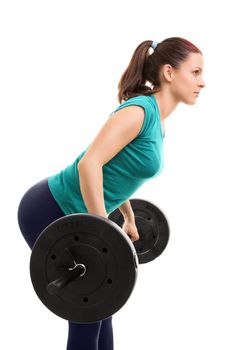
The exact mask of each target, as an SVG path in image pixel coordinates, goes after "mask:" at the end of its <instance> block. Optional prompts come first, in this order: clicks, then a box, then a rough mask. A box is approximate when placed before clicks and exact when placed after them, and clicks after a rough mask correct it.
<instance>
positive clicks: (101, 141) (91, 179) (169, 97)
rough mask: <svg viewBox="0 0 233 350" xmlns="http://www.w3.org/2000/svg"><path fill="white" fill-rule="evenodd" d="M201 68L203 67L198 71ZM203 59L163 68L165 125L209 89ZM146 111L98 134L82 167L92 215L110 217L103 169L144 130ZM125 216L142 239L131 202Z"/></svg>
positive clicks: (135, 110)
mask: <svg viewBox="0 0 233 350" xmlns="http://www.w3.org/2000/svg"><path fill="white" fill-rule="evenodd" d="M197 67H199V68H197ZM202 71H203V58H202V55H201V54H197V53H191V54H190V55H189V56H188V58H187V60H186V61H184V62H182V64H181V65H180V67H179V69H174V68H173V67H171V65H169V64H166V65H164V66H163V67H162V69H161V72H160V73H161V88H160V90H159V91H157V92H156V93H155V94H154V95H155V98H156V101H157V103H158V107H159V111H160V118H161V122H162V123H163V121H164V120H165V119H166V118H167V117H168V116H169V115H170V114H171V113H172V111H173V110H174V109H175V108H176V106H177V104H178V103H179V102H183V103H185V104H190V105H192V104H194V103H195V102H196V98H197V96H198V95H197V94H196V93H195V92H199V91H200V90H201V89H202V88H203V87H205V83H204V80H203V78H202ZM143 119H144V111H143V109H142V108H141V107H139V106H128V107H126V108H123V109H122V110H119V111H117V112H116V113H115V115H114V117H112V118H109V119H108V120H107V121H106V123H105V125H104V126H103V127H102V129H101V130H100V131H99V132H98V134H97V136H96V138H95V139H94V140H93V142H92V144H91V146H90V147H89V149H88V151H87V152H86V154H85V156H84V157H83V159H82V160H81V161H80V162H79V164H78V172H79V178H80V187H81V192H82V196H83V198H84V201H85V204H86V207H87V209H88V212H89V213H93V214H97V215H101V216H103V217H105V218H107V217H108V216H107V213H106V209H105V206H104V194H103V172H102V167H103V165H104V164H106V163H107V162H108V161H109V160H110V159H112V158H113V157H114V156H115V155H116V154H117V153H118V152H120V150H121V149H122V148H123V147H125V146H126V145H127V144H128V143H129V142H131V141H132V140H133V139H134V138H135V137H136V136H137V134H138V132H139V131H140V130H141V127H142V123H143ZM119 209H120V210H121V212H122V214H123V216H124V225H123V230H124V232H125V233H127V234H129V235H130V236H131V239H132V241H133V242H134V241H136V240H138V239H139V234H138V231H137V227H136V225H135V218H134V215H133V212H132V208H131V205H130V202H129V200H127V201H126V202H125V203H123V204H122V205H121V206H120V208H119Z"/></svg>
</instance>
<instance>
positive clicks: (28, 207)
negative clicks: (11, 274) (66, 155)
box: [18, 179, 113, 350]
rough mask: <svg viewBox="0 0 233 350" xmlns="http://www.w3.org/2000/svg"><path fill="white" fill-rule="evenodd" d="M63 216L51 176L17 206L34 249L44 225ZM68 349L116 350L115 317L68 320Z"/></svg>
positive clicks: (33, 189) (30, 244) (24, 230)
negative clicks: (51, 182)
mask: <svg viewBox="0 0 233 350" xmlns="http://www.w3.org/2000/svg"><path fill="white" fill-rule="evenodd" d="M64 215H65V214H64V213H63V212H62V210H61V208H60V207H59V205H58V204H57V202H56V201H55V199H54V197H53V196H52V194H51V192H50V189H49V186H48V179H45V180H42V181H40V182H38V183H37V184H35V185H34V186H32V187H31V188H29V190H28V191H27V192H26V193H25V194H24V196H23V198H22V199H21V202H20V204H19V208H18V223H19V227H20V230H21V232H22V234H23V236H24V238H25V240H26V242H27V243H28V245H29V247H30V248H31V249H32V247H33V245H34V243H35V241H36V239H37V237H38V236H39V234H40V233H41V232H42V231H43V229H44V228H45V227H47V226H48V225H49V224H50V223H51V222H53V221H55V220H57V219H59V218H60V217H62V216H64ZM66 350H113V330H112V316H111V317H109V318H107V319H105V320H102V321H98V322H94V323H84V324H82V323H73V322H69V333H68V341H67V348H66Z"/></svg>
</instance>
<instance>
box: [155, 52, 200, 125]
mask: <svg viewBox="0 0 233 350" xmlns="http://www.w3.org/2000/svg"><path fill="white" fill-rule="evenodd" d="M198 67H199V68H198ZM202 72H203V56H202V55H201V54H199V53H190V54H189V56H188V59H187V60H186V61H184V62H182V63H181V65H180V67H179V69H174V68H173V67H172V66H171V65H170V64H165V65H164V66H163V68H162V70H161V72H160V74H161V81H162V83H161V89H160V91H158V92H156V93H155V94H154V95H155V98H156V101H157V103H158V107H159V111H160V117H161V122H164V120H165V119H166V118H167V117H168V116H169V115H170V114H171V113H172V112H173V111H174V109H175V108H176V107H177V105H178V103H180V102H183V103H185V104H188V105H193V104H194V103H195V102H196V98H197V96H198V94H196V93H195V92H200V90H201V89H202V88H203V87H205V82H204V80H203V77H202Z"/></svg>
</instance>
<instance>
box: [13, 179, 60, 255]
mask: <svg viewBox="0 0 233 350" xmlns="http://www.w3.org/2000/svg"><path fill="white" fill-rule="evenodd" d="M64 215H65V214H64V213H63V211H62V210H61V208H60V207H59V205H58V204H57V202H56V201H55V199H54V197H53V195H52V193H51V191H50V189H49V186H48V179H44V180H42V181H40V182H38V183H37V184H35V185H34V186H32V187H31V188H29V189H28V190H27V192H26V193H25V194H24V196H23V197H22V199H21V201H20V204H19V208H18V223H19V227H20V230H21V232H22V234H23V236H24V238H25V240H26V242H27V243H28V245H29V247H30V248H31V249H32V247H33V245H34V243H35V241H36V239H37V237H38V236H39V235H40V233H41V232H42V231H43V230H44V229H45V228H46V227H47V226H48V225H49V224H51V223H52V222H53V221H55V220H57V219H59V218H60V217H62V216H64Z"/></svg>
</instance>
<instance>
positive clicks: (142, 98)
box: [113, 95, 153, 113]
mask: <svg viewBox="0 0 233 350" xmlns="http://www.w3.org/2000/svg"><path fill="white" fill-rule="evenodd" d="M127 106H140V107H142V108H144V110H145V113H149V112H151V111H152V108H153V106H152V103H151V97H150V96H146V95H139V96H134V97H131V98H129V99H128V100H126V101H124V102H122V103H121V104H120V105H119V106H118V107H117V108H116V109H115V110H114V111H113V113H115V112H116V111H118V110H120V109H122V108H124V107H127Z"/></svg>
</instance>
